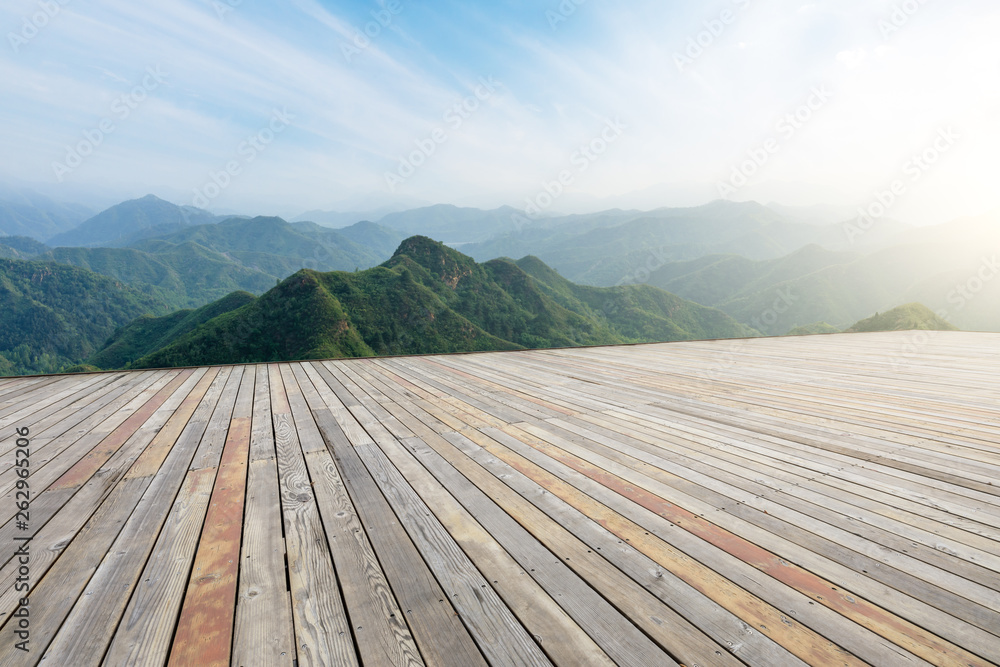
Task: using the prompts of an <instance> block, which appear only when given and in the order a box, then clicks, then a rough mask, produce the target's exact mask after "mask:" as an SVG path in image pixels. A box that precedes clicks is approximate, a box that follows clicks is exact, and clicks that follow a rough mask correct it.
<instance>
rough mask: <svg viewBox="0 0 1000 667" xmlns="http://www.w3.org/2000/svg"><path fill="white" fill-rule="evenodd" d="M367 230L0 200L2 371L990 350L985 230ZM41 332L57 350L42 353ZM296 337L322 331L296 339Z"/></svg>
mask: <svg viewBox="0 0 1000 667" xmlns="http://www.w3.org/2000/svg"><path fill="white" fill-rule="evenodd" d="M312 213H317V214H319V213H322V212H312ZM377 213H379V214H380V217H379V219H378V220H375V221H365V220H362V221H356V220H355V221H353V222H352V223H350V224H345V225H344V226H341V227H340V228H337V229H334V228H332V227H331V226H329V225H331V224H334V223H338V222H345V223H346V222H347V221H348V220H351V218H353V217H354V216H353V215H352V214H344V215H345V216H346V217H342V218H338V219H336V220H335V219H334V218H331V217H330V216H325V217H324V216H322V215H316V216H315V217H316V218H317V219H316V220H312V221H308V220H302V221H297V222H287V221H285V220H283V219H281V218H276V217H247V216H216V215H214V214H212V213H210V212H208V211H204V210H201V209H195V208H192V207H181V206H176V205H174V204H171V203H170V202H166V201H164V200H162V199H159V198H157V197H155V196H152V195H149V196H146V197H142V198H140V199H135V200H130V201H127V202H122V203H120V204H118V205H115V206H112V207H111V208H109V209H107V210H104V211H102V212H100V213H97V214H96V215H94V214H92V213H91V212H90V211H88V210H86V209H85V208H83V207H78V206H74V205H68V204H60V203H57V202H55V201H53V200H51V199H48V198H45V197H43V196H41V195H37V193H32V192H31V191H28V190H14V189H11V188H6V189H4V188H0V232H4V231H6V232H8V233H9V234H10V232H16V233H14V234H12V235H8V236H0V258H2V259H3V260H4V261H5V262H6V263H5V264H4V265H3V270H2V271H0V299H6V301H0V302H2V303H10V304H15V305H16V307H14V306H12V308H14V309H13V310H10V311H9V312H8V314H7V316H6V317H7V321H8V322H9V321H14V322H20V323H22V324H23V325H24V326H25V329H26V331H29V332H34V333H33V334H32V335H26V336H19V335H17V334H16V332H15V331H14V330H13V329H11V328H10V327H9V326H8V324H7V322H5V323H4V326H8V328H7V329H5V330H6V331H8V334H9V335H8V336H7V338H5V339H2V340H0V370H2V371H3V372H8V373H12V372H17V373H22V372H23V373H32V372H41V371H44V370H54V369H57V368H60V367H61V366H60V365H63V366H64V365H66V364H70V363H77V362H79V361H81V360H82V359H83V358H84V357H85V356H91V355H93V354H94V353H95V352H96V351H97V350H98V349H102V353H101V354H102V355H103V356H101V355H98V356H94V361H95V365H98V364H99V365H101V366H102V367H120V366H122V365H124V364H126V363H140V362H141V363H147V362H148V363H152V361H150V360H151V359H154V357H155V355H158V354H162V355H168V356H160V357H155V360H156V361H157V363H160V362H165V361H167V360H169V359H173V360H177V359H183V358H191V359H196V358H202V357H199V355H200V354H202V352H203V351H204V352H205V353H206V354H207V353H208V351H210V352H211V353H212V354H215V353H217V352H219V350H220V349H225V352H224V355H223V356H225V355H229V356H227V357H226V358H233V359H237V360H239V361H245V360H247V359H250V358H264V357H267V356H268V355H278V356H280V357H282V358H293V357H297V356H302V355H314V354H318V353H319V351H322V350H326V351H327V352H330V353H331V354H332V355H333V356H344V355H354V354H389V353H391V354H396V353H400V354H404V353H412V352H416V351H421V352H428V351H446V350H447V351H456V350H465V349H517V348H524V347H539V346H543V347H544V346H562V345H585V344H596V343H599V342H625V341H630V342H634V341H647V340H682V339H687V338H692V337H694V338H706V337H715V336H732V335H754V334H755V333H757V332H760V333H763V334H768V335H782V334H786V333H789V332H792V333H800V334H801V333H822V332H828V331H839V330H843V329H845V328H848V327H851V326H852V325H853V323H857V322H858V321H859V320H863V319H865V318H869V317H871V316H872V315H873V314H874V313H876V312H879V313H883V314H884V313H886V312H887V311H891V310H892V309H894V308H896V307H897V306H900V305H901V304H909V303H911V302H919V303H921V304H924V305H926V306H927V307H929V308H930V309H931V310H932V311H933V312H934V313H935V314H936V315H937V317H939V318H940V320H941V321H943V322H946V323H950V324H951V325H954V326H958V327H960V328H963V329H969V330H989V331H1000V280H996V279H995V278H996V277H997V276H998V275H1000V264H998V261H997V258H998V255H1000V215H993V216H986V217H983V218H979V219H969V220H959V221H955V222H953V223H949V224H946V225H940V226H937V227H929V228H911V227H908V226H906V225H903V224H900V223H897V222H893V221H891V220H888V219H881V220H878V221H876V224H874V225H873V226H872V227H871V228H870V229H868V230H864V231H863V233H861V234H855V233H851V234H848V233H847V229H848V228H847V226H846V225H847V224H849V223H850V224H856V221H852V220H842V221H840V222H838V223H835V224H831V221H833V220H838V218H839V217H841V216H845V215H849V214H850V212H849V211H845V210H844V209H840V208H837V207H809V208H795V207H780V206H777V205H769V206H762V205H760V204H757V203H754V202H741V203H736V202H729V201H717V202H713V203H711V204H708V205H705V206H699V207H694V208H679V209H656V210H653V211H637V210H620V209H613V210H609V211H603V212H600V213H591V214H580V215H566V216H555V215H552V216H548V217H537V218H529V217H525V216H524V215H523V212H519V211H517V210H516V209H513V208H509V207H501V208H498V209H493V210H489V211H484V210H480V209H474V208H460V207H456V206H450V205H438V206H425V207H421V208H415V209H410V210H406V211H378V212H377ZM302 217H308V216H302ZM373 217H378V216H373ZM413 236H420V237H430V238H434V239H437V240H438V241H443V242H445V245H444V246H440V244H438V243H436V242H431V241H429V240H428V239H426V238H425V239H424V240H423V241H421V242H420V243H417V242H414V241H413V240H412V237H413ZM408 237H410V240H407V241H406V242H404V239H407V238H408ZM46 239H48V243H44V242H43V241H45V240H46ZM446 246H451V248H450V249H449V248H447V247H446ZM440 248H444V250H440ZM455 249H458V250H460V251H461V252H456V251H455ZM421 253H423V255H421ZM463 253H464V254H463ZM424 255H426V256H424ZM421 257H423V259H421ZM510 257H520V258H522V259H519V260H517V261H516V262H515V261H513V260H511V259H507V258H510ZM428 262H432V263H433V262H443V263H444V265H446V266H453V267H462V269H461V271H468V272H469V273H468V276H470V277H468V278H462V279H460V280H459V283H460V284H458V283H456V286H452V287H448V288H447V289H444V288H442V281H443V284H445V285H446V286H447V284H448V281H449V280H452V279H453V278H454V276H451V277H447V276H445V277H442V276H443V275H444V274H441V273H440V271H438V270H437V269H436V268H435V267H436V266H437V265H431V264H428ZM372 267H377V268H372ZM70 269H72V270H70ZM303 269H306V271H305V272H304V273H303V272H302V270H303ZM456 270H457V269H456ZM25 275H30V276H35V277H36V278H37V280H36V278H32V279H28V280H27V281H26V280H25V278H24V276H25ZM51 275H55V276H58V278H48V276H51ZM463 275H464V274H463ZM293 276H294V277H295V279H294V280H292V281H291V282H289V280H291V278H290V277H293ZM428 276H431V277H434V276H436V277H435V278H434V279H433V280H432V279H431V278H429V277H428ZM33 281H34V282H33ZM39 281H40V282H39ZM74 285H86V286H87V288H86V289H87V290H93V292H94V294H93V296H92V298H89V299H82V298H81V299H78V303H79V304H92V305H93V307H94V308H95V311H94V313H95V314H94V315H93V317H90V316H88V315H87V314H86V313H84V312H76V311H74V307H73V304H74V301H73V300H72V299H70V298H69V297H68V296H67V295H70V294H73V295H77V296H79V294H80V292H79V291H78V290H77V288H76V287H74ZM296 286H297V287H296ZM612 287H614V288H615V289H613V290H612V291H610V292H609V291H607V290H608V288H612ZM626 287H627V289H623V288H626ZM296 290H299V291H296ZM116 295H117V296H116ZM456 295H458V296H456ZM292 297H294V298H292ZM432 297H433V298H432ZM119 298H120V299H121V304H119V305H118V306H116V305H115V304H114V301H115V299H119ZM285 298H291V299H292V300H291V301H289V302H288V303H289V304H290V305H288V306H282V305H281V304H282V303H285V302H284V301H282V299H285ZM435 299H436V300H435ZM305 303H311V304H312V305H313V306H314V307H315V312H313V311H311V310H310V309H309V307H306V306H304V305H302V304H305ZM512 304H513V305H512ZM397 306H398V308H397ZM515 306H516V307H515ZM81 307H83V306H82V305H81ZM88 307H90V306H88ZM401 308H402V309H404V310H400V309H401ZM405 308H410V309H411V310H405ZM421 308H423V310H421ZM289 309H290V310H289ZM272 311H273V312H272ZM237 312H238V313H240V314H239V315H237V314H236V313H237ZM275 312H276V313H282V312H284V313H285V314H286V315H293V314H294V315H295V316H296V317H300V318H301V319H302V321H301V322H293V323H292V324H291V325H289V326H291V327H292V328H293V329H295V330H296V331H295V332H290V333H288V336H289V337H290V338H287V339H286V340H283V341H282V340H279V341H277V342H274V341H272V342H270V343H266V344H265V343H260V344H259V345H257V346H256V347H255V346H254V345H251V344H250V343H239V344H237V343H233V345H232V346H231V347H226V346H225V345H223V346H222V347H220V346H219V345H215V344H209V343H207V342H206V339H203V338H197V340H195V338H196V337H198V336H202V335H203V334H204V332H206V331H209V330H211V331H215V332H216V333H217V334H218V335H219V336H223V337H227V338H225V340H229V341H236V340H237V339H238V337H237V336H236V333H235V332H234V330H232V328H231V326H230V325H227V324H226V322H228V321H229V319H227V318H238V319H239V320H240V322H242V323H243V324H245V325H247V326H249V327H250V329H249V330H254V331H261V332H264V331H272V330H274V328H275V327H277V326H278V324H279V322H278V321H277V320H275V319H274V315H273V313H275ZM420 313H422V315H420V316H418V315H417V314H420ZM427 313H432V314H434V317H438V316H439V317H440V318H442V319H440V321H437V320H432V321H431V323H428V321H427V320H426V317H427ZM404 314H405V317H404ZM143 315H148V317H144V318H142V319H136V318H139V317H140V316H143ZM341 315H342V316H343V317H341V319H337V318H338V317H340V316H341ZM88 317H89V318H90V319H88ZM400 318H402V319H400ZM133 321H134V322H133ZM899 321H901V322H907V321H910V320H907V319H906V318H902V319H900V320H899ZM41 322H52V323H56V324H53V325H52V326H54V327H55V329H54V331H56V332H57V333H56V334H54V335H53V336H48V335H42V334H41V333H40V329H38V328H37V327H38V326H41V325H40V324H37V323H41ZM308 322H311V323H312V324H313V325H315V326H327V325H329V326H333V327H334V328H335V330H336V331H334V332H333V333H331V332H330V331H325V330H317V331H314V332H313V333H308V332H307V331H306V330H305V328H304V327H305V325H304V324H302V323H308ZM33 323H34V324H33ZM247 323H249V324H247ZM343 323H346V324H343ZM545 323H548V324H545ZM132 324H134V326H132ZM243 324H241V326H243ZM125 325H129V326H125ZM411 325H412V326H411ZM344 326H346V327H347V328H346V329H343V331H341V330H340V328H341V327H344ZM875 326H887V325H886V324H885V323H884V322H882V323H879V324H876V325H875ZM122 327H124V329H123V328H122ZM255 327H256V329H255ZM470 327H471V328H470ZM77 328H79V332H80V335H79V338H80V342H79V344H75V343H73V344H71V343H70V342H68V341H67V340H66V337H67V336H71V335H73V334H72V332H73V331H75V330H76V329H77ZM243 328H244V329H246V326H244V327H243ZM115 330H120V331H119V333H118V334H117V335H116V337H115V338H114V339H113V340H110V341H109V340H108V339H107V337H108V336H110V335H111V332H113V331H115ZM199 332H201V333H199ZM35 334H37V336H36V337H34V338H33V337H32V336H34V335H35ZM276 335H277V334H276ZM280 335H284V334H280ZM280 335H279V338H280ZM102 336H104V338H102ZM185 341H187V342H185ZM105 344H107V345H105ZM184 345H187V346H188V347H184V348H183V349H182V347H183V346H184ZM226 345H228V343H227V344H226ZM241 345H242V346H243V347H241ZM262 345H263V346H264V347H261V346H262ZM178 346H181V347H178ZM169 355H173V356H169ZM241 355H242V356H241ZM247 355H249V356H247Z"/></svg>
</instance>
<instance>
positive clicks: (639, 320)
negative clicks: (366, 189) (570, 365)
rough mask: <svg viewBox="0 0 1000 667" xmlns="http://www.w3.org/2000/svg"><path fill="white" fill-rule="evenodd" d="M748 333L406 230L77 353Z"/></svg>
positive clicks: (408, 349) (264, 356)
mask: <svg viewBox="0 0 1000 667" xmlns="http://www.w3.org/2000/svg"><path fill="white" fill-rule="evenodd" d="M209 314H211V315H213V316H212V317H210V318H208V315H209ZM754 334H756V332H754V331H753V330H751V329H750V328H749V327H746V326H744V325H741V324H739V323H737V322H736V321H734V320H733V319H731V318H730V317H728V316H726V315H725V314H723V313H721V312H719V311H717V310H714V309H712V308H706V307H704V306H699V305H697V304H694V303H691V302H688V301H685V300H683V299H680V298H678V297H675V296H673V295H670V294H667V293H665V292H662V291H661V290H658V289H656V288H653V287H649V286H628V287H613V288H594V287H583V286H578V285H574V284H573V283H570V282H569V281H567V280H565V279H562V278H560V277H559V276H558V274H556V273H555V272H553V271H552V270H551V269H549V268H548V267H547V266H545V265H544V264H543V263H542V262H540V261H539V260H537V259H535V258H526V259H524V260H522V261H521V262H518V263H515V262H512V261H510V260H503V259H497V260H492V261H490V262H486V263H485V264H478V263H476V262H475V261H474V260H473V259H472V258H470V257H468V256H466V255H463V254H461V253H459V252H457V251H455V250H453V249H451V248H448V247H447V246H445V245H444V244H442V243H439V242H436V241H432V240H431V239H428V238H426V237H421V236H416V237H412V238H410V239H407V240H406V241H404V242H403V243H402V244H401V245H400V246H399V248H398V249H397V251H396V253H395V254H394V255H393V256H392V258H390V259H389V261H387V262H385V263H384V264H382V265H380V266H378V267H375V268H372V269H368V270H365V271H360V272H330V273H319V272H316V271H310V270H303V271H300V272H298V273H296V274H295V275H293V276H292V277H290V278H287V279H286V280H284V281H282V283H281V284H280V285H278V286H276V287H275V288H274V289H272V290H270V291H269V292H267V293H266V294H264V295H263V296H261V297H259V298H253V297H252V296H248V295H238V294H237V295H231V296H229V297H227V298H226V299H225V300H224V301H223V302H221V303H216V304H212V305H210V306H206V307H205V308H203V309H201V310H200V311H194V312H186V313H183V314H179V313H175V314H172V315H170V316H168V317H165V318H159V319H151V318H143V319H141V320H138V321H136V322H133V323H132V324H130V325H129V326H128V327H126V328H124V329H123V330H121V331H119V332H117V333H116V334H115V336H114V338H112V339H111V340H110V341H109V345H108V346H107V347H106V348H105V349H104V350H101V351H100V352H98V353H97V354H95V355H94V356H93V357H91V359H90V360H89V361H88V362H87V363H89V364H91V365H93V366H95V367H109V366H110V367H114V366H119V365H121V364H122V363H123V362H126V363H127V362H131V367H133V368H144V367H157V366H178V365H181V366H186V365H200V364H215V363H243V362H255V361H277V360H291V359H312V358H336V357H355V356H370V355H386V354H427V353H439V352H467V351H482V350H516V349H523V348H539V347H564V346H575V345H601V344H614V343H629V342H640V341H668V340H689V339H694V338H727V337H739V336H749V335H754Z"/></svg>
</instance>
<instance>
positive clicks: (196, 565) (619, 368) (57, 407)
mask: <svg viewBox="0 0 1000 667" xmlns="http://www.w3.org/2000/svg"><path fill="white" fill-rule="evenodd" d="M918 336H919V337H921V338H920V340H921V342H920V344H919V345H918V346H914V344H913V341H914V340H915V337H918ZM998 376H1000V335H996V334H969V333H961V332H940V333H913V332H894V333H876V334H862V335H834V336H807V337H793V338H776V339H749V340H736V341H692V342H687V343H676V344H658V345H636V346H616V347H594V348H580V349H558V350H525V351H517V352H503V353H482V354H469V355H436V356H425V357H421V356H416V357H396V358H381V359H356V360H326V361H312V362H301V363H275V364H251V365H235V366H230V367H221V368H220V367H215V368H198V369H172V370H171V369H166V370H148V371H135V372H117V373H108V374H91V375H75V376H48V377H32V378H0V544H4V543H7V544H13V542H14V538H16V537H22V536H26V535H29V534H30V535H31V536H32V542H31V551H30V581H26V580H25V577H27V575H26V574H24V575H22V570H21V565H22V561H21V560H20V556H18V555H16V554H15V553H14V550H13V549H8V550H4V551H3V552H2V553H0V665H4V664H10V665H29V664H30V665H35V664H58V665H60V666H61V665H64V664H65V665H73V667H76V665H81V666H86V665H97V664H101V665H106V666H108V667H119V666H120V665H143V666H146V665H150V666H156V667H162V665H165V664H168V663H171V664H185V665H206V664H207V665H220V666H221V665H226V664H227V663H228V664H229V665H258V664H260V665H265V664H273V665H289V666H292V665H299V666H305V665H310V666H311V665H357V666H358V667H360V666H362V665H366V666H367V665H420V664H424V665H448V666H452V665H454V666H455V667H466V666H467V665H487V664H491V665H502V664H506V665H522V664H549V663H552V664H558V665H574V666H575V665H584V664H586V665H591V664H593V665H610V664H622V665H633V664H642V665H646V664H664V665H670V664H677V665H685V666H686V667H693V666H694V665H699V666H700V667H706V666H707V665H712V666H713V667H714V666H716V665H719V666H724V665H732V667H736V665H737V664H742V665H747V666H748V667H749V666H753V667H758V666H759V667H771V666H780V667H785V666H788V667H803V665H810V666H811V667H828V666H837V667H861V665H876V666H879V667H881V666H886V667H896V666H897V665H904V666H905V665H911V666H913V665H936V666H940V667H970V666H971V667H988V666H990V665H995V664H1000V485H998V484H997V480H998V479H1000V445H998V443H1000V389H998V388H997V386H996V377H998ZM15 426H21V427H23V426H28V427H30V431H31V444H30V449H31V468H30V471H29V476H28V478H27V480H24V479H23V478H22V476H21V475H20V474H19V472H18V471H19V468H20V466H16V465H15V461H16V460H17V459H19V458H23V456H24V455H23V452H21V453H17V452H16V450H17V449H18V445H17V442H16V438H15V436H14V431H13V428H14V427H15ZM26 486H30V488H31V493H30V499H31V503H30V512H28V510H24V511H25V513H29V514H30V519H27V517H26V516H24V515H22V516H17V517H16V516H15V515H16V514H17V513H18V511H19V510H18V507H17V503H18V502H19V501H23V500H24V496H25V495H27V493H26V489H25V487H26ZM18 493H20V494H21V495H20V496H19V495H18ZM26 519H27V520H26ZM19 522H20V523H19ZM22 526H24V527H22ZM25 583H26V584H27V587H26V588H24V589H23V590H18V588H19V587H20V586H22V585H23V584H25ZM23 595H28V596H29V599H28V600H26V601H24V602H26V606H25V605H22V604H21V603H22V599H21V598H22V596H23ZM19 608H21V609H22V610H23V609H25V608H26V609H29V610H30V618H31V626H30V627H31V650H30V651H29V652H27V653H25V652H24V651H20V650H19V649H18V648H17V646H16V642H15V640H16V639H17V635H16V634H15V631H16V630H17V629H18V625H19V623H20V622H21V619H20V618H19V617H15V616H14V612H15V611H17V610H18V609H19ZM22 613H23V612H22ZM43 656H44V660H43Z"/></svg>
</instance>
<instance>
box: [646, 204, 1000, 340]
mask: <svg viewBox="0 0 1000 667" xmlns="http://www.w3.org/2000/svg"><path fill="white" fill-rule="evenodd" d="M994 249H1000V215H996V214H995V215H990V216H984V217H981V218H973V219H967V220H959V221H955V222H953V223H948V224H945V225H940V226H936V227H928V228H916V229H910V230H907V231H905V232H903V233H901V234H899V235H898V236H897V237H896V238H895V239H894V241H893V243H892V244H891V245H889V246H887V247H884V248H879V249H869V251H868V252H865V253H862V252H857V251H852V252H834V251H831V250H827V249H825V248H822V247H820V246H817V245H810V246H806V247H804V248H801V249H799V250H797V251H796V252H793V253H790V254H789V255H786V256H785V257H781V258H778V259H772V260H751V259H748V258H747V257H743V256H739V255H711V256H706V257H701V258H699V259H697V260H692V261H687V262H667V263H665V264H664V265H663V266H661V267H659V268H657V269H655V270H654V271H652V272H651V273H650V274H649V277H648V280H647V282H648V284H650V285H655V286H657V287H660V288H662V289H665V290H667V291H669V292H672V293H674V294H677V295H678V296H681V297H683V298H686V299H691V300H692V301H695V302H697V303H701V304H703V305H707V306H713V307H715V308H718V309H720V310H722V311H724V312H726V313H728V314H729V315H730V316H732V317H734V318H735V319H736V320H738V321H740V322H743V323H745V324H749V325H751V326H753V327H754V328H756V329H759V330H761V331H763V332H765V333H767V334H770V335H781V334H784V333H786V332H788V331H789V330H790V329H794V328H796V327H798V326H800V325H808V324H809V323H811V322H827V323H829V324H831V325H833V326H834V327H836V328H838V329H843V328H846V327H848V326H850V325H851V324H852V323H853V322H856V321H858V320H859V319H862V318H865V317H868V316H870V315H872V314H873V313H875V312H880V311H885V310H889V309H891V308H894V307H896V306H898V305H900V304H906V303H911V302H920V303H924V304H926V305H927V306H928V307H929V308H931V309H933V310H935V311H943V312H946V313H947V314H948V319H949V321H951V322H952V323H954V324H955V325H956V326H958V327H960V328H962V329H965V330H981V331H1000V280H995V279H994V278H996V277H997V276H998V275H1000V263H998V257H997V254H996V253H994V252H993V250H994Z"/></svg>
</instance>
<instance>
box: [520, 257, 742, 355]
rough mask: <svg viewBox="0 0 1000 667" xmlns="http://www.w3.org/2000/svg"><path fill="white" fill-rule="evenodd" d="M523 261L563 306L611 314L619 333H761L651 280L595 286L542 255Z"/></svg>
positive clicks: (679, 336)
mask: <svg viewBox="0 0 1000 667" xmlns="http://www.w3.org/2000/svg"><path fill="white" fill-rule="evenodd" d="M517 266H518V267H520V268H521V269H522V270H523V271H524V272H525V273H527V274H528V275H530V276H531V277H532V278H534V279H535V280H536V281H538V283H539V284H540V285H541V286H542V289H543V291H544V292H545V293H546V294H548V295H549V296H550V297H552V299H553V300H555V301H556V302H557V303H558V304H560V305H561V306H563V307H565V308H567V309H569V310H572V311H574V312H577V313H582V314H585V315H587V316H590V317H597V318H599V319H602V320H606V321H607V323H608V325H609V326H610V327H611V328H612V329H613V330H614V331H616V332H617V333H619V334H620V335H622V336H624V337H625V338H628V339H631V340H642V341H648V340H654V339H663V338H664V333H665V332H671V336H672V338H671V339H673V340H683V339H708V338H734V337H746V336H755V335H758V334H759V332H758V331H756V330H754V329H752V328H750V327H748V326H739V325H737V326H734V322H733V321H732V320H731V319H730V318H729V317H728V316H727V315H726V314H725V313H723V312H722V311H720V310H716V309H714V308H708V307H705V306H699V305H698V304H696V303H692V302H691V301H688V300H686V299H682V298H681V297H679V296H677V295H676V294H671V293H669V292H666V291H664V290H662V289H659V288H656V287H652V286H650V285H622V286H619V287H591V286H588V285H577V284H576V283H572V282H570V281H569V280H567V279H565V278H563V277H562V276H560V275H559V274H558V273H556V272H555V271H554V270H553V269H552V268H550V267H549V266H547V265H546V264H545V263H544V262H542V260H540V259H538V258H537V257H532V256H528V257H525V258H523V259H520V260H518V261H517Z"/></svg>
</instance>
